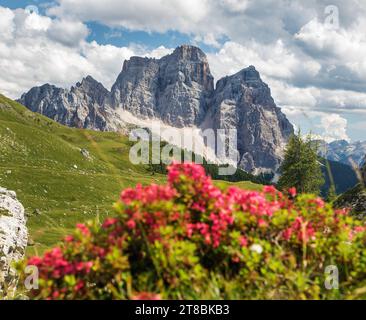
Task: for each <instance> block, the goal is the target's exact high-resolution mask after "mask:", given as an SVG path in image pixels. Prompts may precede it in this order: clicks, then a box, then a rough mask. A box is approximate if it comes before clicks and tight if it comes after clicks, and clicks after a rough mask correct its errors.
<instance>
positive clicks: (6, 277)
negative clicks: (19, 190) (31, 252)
mask: <svg viewBox="0 0 366 320" xmlns="http://www.w3.org/2000/svg"><path fill="white" fill-rule="evenodd" d="M27 241H28V232H27V227H26V219H25V215H24V207H23V206H22V204H21V203H20V202H19V201H18V200H17V197H16V194H15V192H13V191H9V190H6V189H4V188H0V297H1V296H3V295H6V294H7V293H9V291H8V290H13V289H14V286H15V285H16V282H17V279H16V275H15V271H14V270H13V269H12V267H11V266H12V264H13V263H14V262H16V261H19V260H21V259H22V258H23V256H24V253H25V249H26V247H27Z"/></svg>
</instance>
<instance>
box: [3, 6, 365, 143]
mask: <svg viewBox="0 0 366 320" xmlns="http://www.w3.org/2000/svg"><path fill="white" fill-rule="evenodd" d="M331 3H332V5H333V6H335V7H332V8H333V9H334V8H336V9H337V10H336V11H337V13H339V16H338V18H339V19H338V20H337V21H339V25H337V26H336V27H334V26H333V27H332V26H329V21H332V20H331V19H330V15H331V14H334V10H333V11H332V10H329V8H330V7H328V6H329V1H328V0H307V1H301V0H292V1H288V0H256V1H251V0H202V1H196V0H185V1H182V0H124V1H119V0H105V1H99V0H56V1H55V2H54V3H52V4H51V5H49V6H48V8H47V11H46V12H47V16H37V15H28V16H26V14H25V13H24V11H22V10H16V11H12V10H10V9H6V8H1V7H0V17H1V18H0V29H1V32H0V72H1V74H0V89H1V90H2V91H3V92H5V93H7V94H9V95H11V96H13V97H14V96H15V95H18V94H19V93H20V92H21V91H24V89H26V88H27V89H28V88H29V87H31V86H34V85H35V84H40V83H43V82H52V83H55V84H57V85H61V86H69V85H71V84H72V83H74V82H75V81H78V80H79V79H80V77H82V76H84V75H86V74H91V75H92V76H94V77H96V78H97V79H98V80H100V81H102V82H103V83H104V84H105V85H106V86H107V87H109V86H110V85H111V84H112V82H113V81H114V78H115V77H116V75H117V74H118V72H119V71H120V66H121V65H122V62H123V60H124V59H126V58H129V57H130V56H131V55H135V54H136V55H146V56H151V57H160V56H162V55H165V54H167V53H170V52H171V48H166V47H159V48H156V49H154V50H151V49H150V50H147V49H146V48H144V47H141V46H137V45H132V44H131V45H129V46H128V47H124V48H118V47H115V46H113V45H105V46H102V45H100V44H98V43H97V42H95V41H93V42H87V41H86V37H87V36H88V33H89V30H88V28H87V26H86V24H85V23H86V22H90V21H96V22H99V23H101V24H103V25H106V26H109V27H111V28H110V30H113V32H119V31H120V30H124V29H128V30H132V31H147V32H158V33H164V32H167V31H171V30H175V31H178V32H180V33H183V34H185V35H188V36H189V37H190V39H192V43H194V44H198V45H200V44H205V45H207V46H210V47H212V48H213V49H214V50H211V53H210V54H209V55H208V58H209V62H210V65H211V70H212V72H213V73H214V75H215V78H216V79H218V78H220V77H222V76H224V75H227V74H232V73H235V72H237V71H239V70H240V69H242V68H244V67H246V66H248V65H255V66H256V68H257V69H258V71H259V72H260V73H261V76H262V78H263V80H265V81H266V82H267V83H268V84H269V86H270V87H271V89H272V94H273V96H274V98H275V100H276V102H277V103H278V105H279V106H281V107H283V109H284V110H285V112H286V113H287V114H288V115H289V117H290V118H291V117H292V118H291V119H295V120H296V119H300V117H303V118H302V119H304V117H305V116H304V113H306V114H307V115H308V117H310V118H313V119H316V118H317V117H318V118H319V119H321V118H322V116H323V115H327V114H332V115H333V114H334V115H338V116H339V117H340V118H342V119H346V118H345V116H344V115H345V114H353V115H355V114H362V115H365V113H366V111H365V110H366V102H365V101H366V93H365V89H364V88H365V82H366V60H365V59H364V57H365V55H366V33H364V32H362V30H364V29H365V27H366V18H365V16H366V2H365V1H359V0H349V1H343V0H332V1H331ZM109 40H110V41H112V39H109ZM10 66H12V68H11V70H10V71H8V72H7V73H6V74H4V71H5V70H8V69H9V68H10ZM295 114H296V116H295ZM295 120H294V121H295ZM319 121H320V120H319ZM319 121H318V123H317V124H316V125H317V126H318V127H317V129H319V130H322V131H323V133H325V130H326V126H325V124H323V125H321V123H319ZM334 121H336V120H334ZM337 121H338V123H339V124H340V120H339V119H338V120H337ZM346 121H347V119H346ZM300 122H301V120H300ZM343 124H345V125H348V127H349V128H350V127H351V124H352V122H351V121H348V123H343ZM332 136H336V134H332ZM338 136H339V137H341V136H344V134H341V133H339V134H338Z"/></svg>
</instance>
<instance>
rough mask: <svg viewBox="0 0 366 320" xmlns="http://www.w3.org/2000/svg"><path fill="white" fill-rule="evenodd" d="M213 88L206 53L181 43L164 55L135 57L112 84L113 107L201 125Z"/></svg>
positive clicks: (180, 124)
mask: <svg viewBox="0 0 366 320" xmlns="http://www.w3.org/2000/svg"><path fill="white" fill-rule="evenodd" d="M213 90H214V84H213V77H212V75H211V73H210V68H209V65H208V62H207V58H206V55H205V54H204V53H203V52H202V51H201V50H200V49H199V48H196V47H192V46H181V47H178V48H177V49H176V50H175V51H174V52H173V53H172V54H171V55H168V56H165V57H163V58H162V59H159V60H156V59H148V58H139V57H133V58H131V60H129V61H126V62H125V63H124V65H123V69H122V72H121V74H120V75H119V76H118V78H117V81H116V83H115V84H114V86H113V87H112V93H111V96H112V100H111V104H112V106H113V108H122V109H124V110H127V111H130V112H132V113H133V114H134V115H140V116H143V117H147V118H151V117H155V118H158V119H160V120H162V121H164V122H165V123H166V124H169V125H172V126H175V127H187V126H193V125H198V124H199V123H200V122H201V121H202V120H203V117H204V115H205V112H206V110H207V108H208V99H209V97H210V96H211V95H212V93H213Z"/></svg>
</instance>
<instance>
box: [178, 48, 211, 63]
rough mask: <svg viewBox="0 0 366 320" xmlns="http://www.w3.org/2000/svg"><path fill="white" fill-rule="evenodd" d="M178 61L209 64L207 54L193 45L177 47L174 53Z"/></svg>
mask: <svg viewBox="0 0 366 320" xmlns="http://www.w3.org/2000/svg"><path fill="white" fill-rule="evenodd" d="M172 55H173V56H174V57H176V58H177V59H178V60H190V61H205V62H207V56H206V54H205V53H204V52H203V51H202V50H201V49H200V48H198V47H195V46H192V45H186V44H185V45H182V46H179V47H177V48H176V49H175V50H174V52H173V53H172Z"/></svg>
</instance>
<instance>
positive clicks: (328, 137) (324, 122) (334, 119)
mask: <svg viewBox="0 0 366 320" xmlns="http://www.w3.org/2000/svg"><path fill="white" fill-rule="evenodd" d="M320 122H321V124H320V126H321V128H322V129H323V132H324V134H323V138H324V139H325V141H327V142H331V141H334V140H346V141H350V139H349V137H348V135H347V120H346V119H344V118H342V117H341V116H340V115H339V114H326V115H324V116H323V117H322V118H321V121H320Z"/></svg>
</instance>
